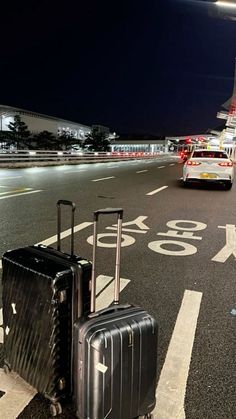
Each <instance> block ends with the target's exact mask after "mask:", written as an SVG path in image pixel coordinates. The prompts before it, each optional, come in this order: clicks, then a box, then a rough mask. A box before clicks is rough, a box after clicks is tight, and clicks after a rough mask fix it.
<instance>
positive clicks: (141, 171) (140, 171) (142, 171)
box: [136, 170, 148, 173]
mask: <svg viewBox="0 0 236 419" xmlns="http://www.w3.org/2000/svg"><path fill="white" fill-rule="evenodd" d="M144 172H148V170H139V171H138V172H136V173H144Z"/></svg>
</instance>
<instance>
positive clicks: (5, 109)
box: [0, 104, 91, 130]
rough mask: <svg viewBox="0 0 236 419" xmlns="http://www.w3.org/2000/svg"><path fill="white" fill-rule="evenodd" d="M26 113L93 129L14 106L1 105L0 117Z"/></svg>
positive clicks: (85, 126)
mask: <svg viewBox="0 0 236 419" xmlns="http://www.w3.org/2000/svg"><path fill="white" fill-rule="evenodd" d="M17 112H18V113H24V114H25V115H28V116H36V117H38V118H43V119H49V120H51V121H55V122H62V123H65V124H70V125H78V126H79V127H83V128H87V129H89V130H90V129H91V127H89V126H88V125H84V124H80V123H79V122H73V121H68V120H66V119H62V118H56V117H55V116H49V115H45V114H42V113H38V112H33V111H28V110H26V109H21V108H15V107H13V106H7V105H1V104H0V115H2V116H6V117H7V116H11V115H12V113H17Z"/></svg>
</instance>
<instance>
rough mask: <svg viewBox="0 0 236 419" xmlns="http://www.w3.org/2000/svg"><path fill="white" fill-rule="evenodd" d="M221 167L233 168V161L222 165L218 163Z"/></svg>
mask: <svg viewBox="0 0 236 419" xmlns="http://www.w3.org/2000/svg"><path fill="white" fill-rule="evenodd" d="M218 165H219V166H224V167H232V166H233V162H232V161H224V162H222V163H218Z"/></svg>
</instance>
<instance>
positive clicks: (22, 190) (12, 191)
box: [0, 186, 33, 195]
mask: <svg viewBox="0 0 236 419" xmlns="http://www.w3.org/2000/svg"><path fill="white" fill-rule="evenodd" d="M8 187H9V186H8ZM32 190H33V188H21V189H15V190H11V191H7V192H0V195H7V194H9V193H14V194H15V193H17V192H24V191H32Z"/></svg>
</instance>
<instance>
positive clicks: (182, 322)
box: [153, 290, 202, 419]
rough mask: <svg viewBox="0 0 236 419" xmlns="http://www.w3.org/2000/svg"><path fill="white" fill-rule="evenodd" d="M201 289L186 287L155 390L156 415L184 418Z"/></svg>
mask: <svg viewBox="0 0 236 419" xmlns="http://www.w3.org/2000/svg"><path fill="white" fill-rule="evenodd" d="M201 299H202V293H201V292H196V291H188V290H185V292H184V297H183V300H182V304H181V307H180V310H179V314H178V317H177V321H176V324H175V328H174V331H173V334H172V337H171V341H170V344H169V348H168V351H167V355H166V359H165V363H164V365H163V368H162V371H161V375H160V379H159V382H158V386H157V391H156V398H157V403H156V408H155V410H154V412H153V414H154V418H155V419H174V418H176V419H177V418H184V417H185V415H184V398H185V392H186V385H187V378H188V372H189V366H190V361H191V353H192V348H193V342H194V336H195V331H196V326H197V319H198V314H199V310H200V305H201Z"/></svg>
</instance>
